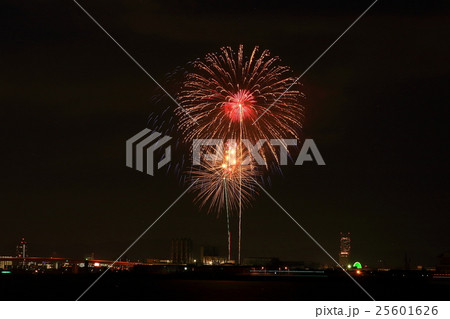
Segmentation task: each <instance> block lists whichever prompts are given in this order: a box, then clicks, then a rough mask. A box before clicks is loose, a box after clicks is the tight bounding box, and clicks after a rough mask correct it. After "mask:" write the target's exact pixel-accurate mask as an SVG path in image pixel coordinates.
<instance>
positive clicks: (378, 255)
mask: <svg viewBox="0 0 450 319" xmlns="http://www.w3.org/2000/svg"><path fill="white" fill-rule="evenodd" d="M309 2H313V1H297V3H296V4H295V5H292V4H291V5H286V4H283V2H277V4H274V3H272V1H255V2H251V1H245V2H240V4H236V5H231V4H225V2H224V1H223V2H222V1H220V2H217V3H216V4H214V5H212V4H210V2H209V1H206V0H205V1H196V0H193V1H185V2H182V1H173V0H167V1H125V0H122V1H114V2H111V1H95V3H93V1H82V0H80V4H82V5H83V6H84V7H85V9H86V10H87V11H88V12H90V13H91V14H92V15H93V16H94V17H95V18H96V19H97V20H98V21H99V22H100V23H101V24H102V25H103V27H104V28H105V29H106V30H108V31H109V32H110V33H111V34H112V35H113V36H114V37H115V38H116V39H117V40H118V41H119V43H121V44H122V45H123V46H124V47H125V48H126V49H127V50H128V51H129V52H130V54H132V55H133V56H134V57H135V58H136V60H137V61H139V62H140V63H141V64H142V66H143V67H144V68H146V69H147V70H148V71H149V73H150V74H151V75H152V76H154V77H155V78H156V79H157V80H162V79H163V78H164V76H165V74H167V73H168V72H171V71H173V70H174V69H175V68H176V67H177V66H180V65H184V64H185V63H186V62H188V61H192V60H194V59H196V58H198V57H203V56H204V55H205V54H206V53H208V52H212V51H217V50H218V48H220V47H221V46H227V45H230V46H233V47H234V48H237V46H238V44H241V43H242V44H244V47H245V48H246V49H247V50H250V49H251V48H252V47H253V46H254V45H259V46H260V47H261V48H262V49H265V48H267V49H270V51H271V52H272V53H273V54H274V55H278V56H280V57H281V59H282V62H283V64H286V65H289V66H291V67H292V69H293V70H294V72H295V74H296V75H300V74H301V73H302V72H303V71H304V70H305V69H306V68H307V67H308V66H309V65H310V64H311V63H312V62H313V61H314V60H315V59H316V58H317V57H318V56H319V55H320V54H321V53H322V52H323V51H324V50H325V49H326V48H327V47H328V46H329V45H330V44H331V43H332V42H333V41H334V40H335V39H336V38H337V37H338V36H339V35H340V34H341V33H342V32H343V31H344V30H345V28H347V27H348V26H349V25H350V24H351V23H352V22H353V21H354V20H355V19H356V17H357V16H358V15H360V14H361V13H362V12H363V11H364V10H365V9H366V8H367V7H368V6H369V5H370V3H371V1H331V0H328V1H317V2H318V3H315V4H314V5H312V4H310V3H309ZM425 3H426V4H425ZM1 7H2V8H1V9H0V24H1V27H0V34H1V42H2V49H1V50H0V56H1V59H0V61H1V70H2V71H1V78H0V79H1V89H0V96H1V105H2V107H1V117H2V120H3V121H2V125H1V129H2V137H3V141H2V156H1V160H2V165H1V167H2V177H1V180H2V183H1V185H2V190H1V197H2V199H1V201H0V212H1V223H0V225H1V231H0V255H12V254H14V253H15V245H16V244H17V242H18V240H19V239H20V237H22V236H25V237H26V239H27V240H28V241H29V242H30V249H31V250H30V253H31V255H34V256H64V257H65V256H67V257H83V256H85V255H87V254H89V253H91V252H95V256H96V257H98V258H108V259H113V258H114V259H115V258H116V257H117V256H118V255H120V253H121V252H122V251H123V250H124V249H125V248H126V247H128V245H129V244H130V243H131V242H132V241H133V240H134V239H135V238H136V237H137V236H138V235H139V234H140V233H141V232H142V231H143V230H144V229H145V228H146V227H147V226H148V225H149V224H151V223H152V222H153V221H154V220H155V219H156V218H157V217H158V216H159V215H160V214H161V213H162V212H163V211H164V209H165V208H167V207H168V206H169V205H170V204H171V203H172V201H173V200H174V199H175V198H176V197H178V195H179V194H181V192H183V190H184V187H183V186H182V185H180V184H179V182H178V179H177V177H176V176H172V175H170V174H169V175H168V174H165V173H164V172H163V171H158V173H157V174H156V176H154V177H151V176H148V175H146V174H143V173H140V172H138V171H135V170H133V169H130V168H127V167H126V166H125V141H126V140H127V139H128V138H130V137H131V136H133V135H134V134H136V133H137V132H139V131H140V130H142V129H143V128H145V127H146V125H147V119H148V116H149V114H150V113H151V112H153V111H155V107H154V105H153V104H152V96H153V95H154V94H155V91H157V88H156V85H155V83H154V82H152V81H151V80H150V79H149V78H148V77H147V76H146V75H145V73H144V72H142V71H141V70H140V69H139V68H138V67H137V66H136V65H135V64H134V63H133V62H132V61H131V60H130V59H129V58H128V57H127V56H126V55H125V54H124V53H123V52H122V51H121V50H120V49H119V48H118V47H117V46H116V44H114V43H113V42H112V41H111V39H109V38H108V37H107V36H106V35H105V34H104V33H103V32H102V31H101V30H100V29H99V28H98V27H97V26H96V25H95V24H94V23H93V22H92V21H91V20H90V19H89V18H88V17H87V16H86V15H85V13H83V12H82V11H81V10H80V8H79V7H77V6H76V5H75V4H74V3H73V2H72V1H70V0H67V1H43V0H34V1H26V2H20V3H19V2H17V1H9V0H8V1H3V2H2V5H1ZM449 20H450V19H449V10H448V5H444V1H441V2H439V1H434V2H433V1H406V0H405V1H398V2H397V4H396V5H395V6H393V5H392V3H391V1H383V0H379V2H378V3H377V4H376V5H375V6H374V8H373V9H372V10H370V11H369V12H368V14H367V15H366V16H365V17H363V18H362V19H361V20H360V21H359V22H358V23H357V24H356V25H355V26H354V28H352V29H351V30H350V31H349V32H348V33H347V34H346V35H345V36H344V37H343V38H342V39H341V40H340V41H339V42H338V43H337V44H336V45H335V46H334V47H333V48H332V49H331V50H330V51H329V52H328V53H327V54H326V55H325V56H324V57H323V58H322V59H321V60H320V61H319V62H318V63H317V64H316V65H315V66H314V67H313V68H312V69H311V70H309V72H308V73H307V74H306V75H305V76H304V77H303V78H302V80H301V82H302V84H303V90H304V93H305V95H306V101H305V107H306V119H305V127H304V132H303V135H304V136H305V137H307V138H313V139H314V141H315V142H316V144H317V146H318V148H319V150H320V151H321V154H322V156H323V158H324V160H325V162H326V164H327V165H326V166H317V165H316V164H312V163H309V164H307V165H304V166H290V167H287V168H286V169H285V170H284V176H275V177H273V178H272V185H271V186H270V187H269V188H268V191H269V192H270V193H271V194H272V195H273V196H274V197H275V198H276V199H277V200H278V201H279V202H280V203H281V205H283V206H284V207H285V208H286V210H287V211H288V212H290V213H291V214H292V215H293V216H294V217H295V218H296V219H297V220H298V221H299V222H300V224H302V225H303V227H305V228H306V229H307V230H308V231H309V232H310V233H311V234H312V235H313V236H314V237H315V238H316V239H317V240H318V241H319V242H320V243H321V244H322V245H323V246H324V247H325V248H326V249H327V250H328V251H329V252H330V253H332V254H333V255H334V256H335V257H336V258H337V253H338V248H339V233H340V232H341V231H342V232H351V237H352V256H353V257H352V260H359V261H361V262H362V263H363V264H368V265H374V266H375V265H376V261H377V260H379V259H382V260H384V261H385V265H386V266H391V267H396V266H402V265H403V260H404V256H405V253H406V254H407V255H408V257H409V258H411V264H412V265H435V264H436V260H437V259H436V257H437V255H438V254H440V253H441V252H443V251H445V250H449V249H450V236H449V217H448V212H449V206H450V205H449V204H450V203H449V191H450V188H449V182H448V178H449V170H448V160H449V157H448V135H449V134H448V128H449V115H450V114H449V111H448V110H449V104H448V103H449V97H450V94H449V89H448V85H449V83H450V82H449V78H450V65H449V56H450V46H449V42H448V39H449V38H450V28H449ZM247 52H248V51H247ZM173 106H174V105H173ZM233 223H234V224H235V225H234V226H236V225H237V218H236V216H235V217H233ZM235 228H236V227H235ZM236 234H237V232H236V229H233V236H234V240H235V239H236V237H237V236H235V235H236ZM179 237H188V238H191V239H192V240H193V241H194V245H195V251H194V252H195V253H196V254H198V251H199V247H200V246H202V245H210V246H217V247H219V248H220V249H222V254H223V255H225V254H226V250H225V247H226V240H227V237H226V219H225V216H223V215H221V216H217V215H216V214H210V215H207V214H206V212H205V211H199V210H198V208H197V207H196V206H194V204H193V203H192V195H188V196H186V197H184V198H183V199H182V200H180V202H178V203H177V204H176V205H175V206H174V207H173V208H172V210H170V211H169V213H168V214H167V215H166V216H164V217H163V218H162V219H161V220H160V222H158V224H156V225H155V227H154V228H153V229H151V230H150V231H149V233H147V234H146V235H145V237H144V238H143V239H142V240H141V241H140V242H139V243H138V244H137V245H136V246H135V247H134V248H133V249H132V250H131V251H130V252H129V254H128V257H129V258H133V259H134V258H140V259H142V258H169V256H170V240H171V239H172V238H179ZM233 245H234V247H236V242H234V243H233ZM242 245H243V257H254V256H268V257H279V258H281V259H283V260H304V261H316V262H321V263H328V264H332V262H331V261H330V260H329V258H328V257H327V256H326V255H325V254H324V253H323V252H322V251H321V250H320V249H319V248H318V247H317V246H315V244H314V243H313V242H312V241H311V240H310V239H309V238H308V237H307V236H306V235H305V234H304V233H303V232H302V231H301V230H300V229H299V228H298V227H297V226H296V225H295V224H294V223H293V222H292V221H291V220H290V219H289V218H288V217H287V216H286V215H285V214H284V213H283V212H282V211H281V210H280V209H279V208H278V207H277V206H276V205H275V204H274V203H273V202H272V201H271V200H270V199H269V198H268V197H267V196H265V195H264V194H261V195H260V196H259V197H258V198H257V200H256V201H255V202H254V204H253V207H251V208H249V209H247V210H245V211H244V217H243V242H242ZM233 254H234V255H236V251H234V252H233Z"/></svg>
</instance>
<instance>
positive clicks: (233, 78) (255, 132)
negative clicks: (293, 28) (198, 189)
mask: <svg viewBox="0 0 450 319" xmlns="http://www.w3.org/2000/svg"><path fill="white" fill-rule="evenodd" d="M258 51H259V50H258V47H255V48H254V49H253V51H252V52H251V54H250V56H249V57H245V56H244V49H243V46H242V45H240V46H239V49H238V51H237V53H236V52H234V51H233V50H232V49H231V48H230V47H224V48H222V49H221V51H220V52H219V53H210V54H207V55H206V57H205V59H204V60H199V61H196V62H195V63H193V70H191V71H190V72H188V73H187V75H186V76H185V81H184V84H183V86H182V88H181V90H180V92H179V94H178V96H177V99H178V101H179V103H180V105H181V107H178V108H177V109H176V111H175V112H176V114H177V116H178V117H179V128H180V130H181V131H182V133H183V137H184V139H185V140H186V141H192V140H193V139H195V138H220V139H228V138H231V139H240V138H241V137H243V138H246V139H248V140H250V141H252V142H253V143H256V141H258V140H259V139H266V140H270V139H282V138H298V137H299V132H300V129H301V127H302V120H303V106H302V104H301V101H302V99H303V94H302V93H301V92H300V84H297V83H296V84H294V85H293V86H292V87H291V88H290V89H289V90H287V89H288V88H289V87H290V86H291V85H292V84H293V83H294V82H295V78H294V77H292V75H291V71H290V69H289V67H287V66H281V65H279V61H280V59H279V58H278V57H271V56H270V52H269V51H268V50H264V51H262V53H261V54H258ZM269 107H270V109H269V110H267V109H268V108H269ZM266 110H267V112H266V113H265V114H264V116H262V117H261V118H260V119H259V120H258V121H257V122H256V123H254V121H255V120H256V119H258V117H259V116H260V115H261V114H263V113H264V112H265V111H266ZM187 114H189V115H187ZM192 119H194V120H195V121H193V120H192ZM261 152H262V156H263V158H264V159H266V162H270V161H273V160H275V161H276V162H277V161H278V158H277V156H276V150H275V149H274V147H273V146H271V145H266V146H265V148H263V149H262V150H261Z"/></svg>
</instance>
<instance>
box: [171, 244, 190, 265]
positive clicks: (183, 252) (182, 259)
mask: <svg viewBox="0 0 450 319" xmlns="http://www.w3.org/2000/svg"><path fill="white" fill-rule="evenodd" d="M171 259H172V263H174V264H191V263H193V262H194V258H193V256H192V240H191V239H189V238H180V239H172V249H171Z"/></svg>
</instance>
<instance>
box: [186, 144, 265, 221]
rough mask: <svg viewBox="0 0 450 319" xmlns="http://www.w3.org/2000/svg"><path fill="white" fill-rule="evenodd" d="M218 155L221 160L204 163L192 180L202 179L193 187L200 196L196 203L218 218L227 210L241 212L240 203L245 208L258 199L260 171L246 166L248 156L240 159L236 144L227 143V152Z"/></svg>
mask: <svg viewBox="0 0 450 319" xmlns="http://www.w3.org/2000/svg"><path fill="white" fill-rule="evenodd" d="M214 152H215V153H216V154H215V155H216V156H217V160H212V161H202V162H201V166H200V167H199V168H194V169H192V171H190V172H189V173H190V175H191V179H192V180H197V179H198V181H197V183H196V184H195V185H194V186H193V187H192V191H194V192H195V193H197V194H196V197H195V199H194V201H195V202H196V203H198V204H199V206H200V207H204V208H207V209H208V212H213V211H214V212H216V213H218V214H219V213H220V212H222V211H223V210H227V212H228V211H229V212H233V211H238V209H239V204H240V199H241V200H242V205H243V206H244V207H245V206H248V205H250V203H251V200H252V199H253V198H254V197H255V195H257V191H256V187H255V186H256V184H255V181H254V178H255V177H256V176H257V175H258V171H257V167H256V166H255V165H253V164H252V163H250V164H248V165H243V164H242V163H243V161H244V159H245V158H246V156H247V155H248V154H246V153H244V154H243V155H240V153H241V152H240V151H239V150H238V146H237V145H236V143H235V142H228V143H226V146H225V150H224V151H223V150H221V149H220V148H218V149H215V150H214Z"/></svg>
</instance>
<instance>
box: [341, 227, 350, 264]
mask: <svg viewBox="0 0 450 319" xmlns="http://www.w3.org/2000/svg"><path fill="white" fill-rule="evenodd" d="M350 248H351V247H350V233H341V241H340V248H339V264H340V265H341V266H342V267H344V268H346V267H347V265H348V264H349V263H350Z"/></svg>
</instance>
